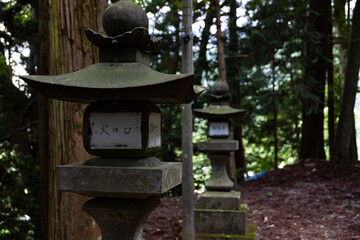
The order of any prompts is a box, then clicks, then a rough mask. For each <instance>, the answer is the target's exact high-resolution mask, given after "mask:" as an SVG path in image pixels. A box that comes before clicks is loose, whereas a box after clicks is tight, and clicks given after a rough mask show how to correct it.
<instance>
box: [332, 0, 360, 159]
mask: <svg viewBox="0 0 360 240" xmlns="http://www.w3.org/2000/svg"><path fill="white" fill-rule="evenodd" d="M359 38H360V0H357V1H356V5H355V8H354V12H353V20H352V27H351V35H350V40H349V53H348V57H347V64H346V73H345V81H344V88H343V92H342V96H341V106H340V116H339V122H338V126H337V130H336V134H335V140H334V145H333V157H332V159H333V160H334V161H335V162H340V163H343V164H351V163H352V162H354V161H357V159H351V158H350V156H349V155H350V154H349V153H350V150H351V146H353V145H352V144H350V143H351V138H352V137H353V138H354V136H355V133H354V106H355V97H356V92H357V82H358V78H359V66H360V41H359V40H358V39H359ZM353 157H355V156H353Z"/></svg>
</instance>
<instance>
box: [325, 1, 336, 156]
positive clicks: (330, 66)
mask: <svg viewBox="0 0 360 240" xmlns="http://www.w3.org/2000/svg"><path fill="white" fill-rule="evenodd" d="M328 8H331V2H330V1H329V2H328ZM331 19H332V16H331V14H330V16H329V21H328V23H329V26H328V28H329V29H328V31H329V36H332V27H333V25H332V21H331ZM326 43H327V47H326V57H327V58H328V61H329V62H328V63H327V65H326V72H327V90H328V91H327V92H328V94H327V106H328V122H327V124H328V133H329V139H328V144H329V151H330V152H329V156H330V157H331V155H332V152H331V151H332V145H333V142H334V135H335V109H334V63H333V60H334V55H333V41H332V38H331V37H329V38H328V39H327V42H326Z"/></svg>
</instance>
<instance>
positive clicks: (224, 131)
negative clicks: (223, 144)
mask: <svg viewBox="0 0 360 240" xmlns="http://www.w3.org/2000/svg"><path fill="white" fill-rule="evenodd" d="M208 134H209V136H210V137H228V136H230V130H229V121H210V120H209V133H208Z"/></svg>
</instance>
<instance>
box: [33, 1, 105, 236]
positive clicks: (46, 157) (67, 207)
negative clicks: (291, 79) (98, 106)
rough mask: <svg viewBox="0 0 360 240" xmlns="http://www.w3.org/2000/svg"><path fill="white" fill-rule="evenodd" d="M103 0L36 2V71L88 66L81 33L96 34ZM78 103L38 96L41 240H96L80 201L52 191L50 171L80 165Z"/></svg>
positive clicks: (89, 55)
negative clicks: (37, 53) (37, 29)
mask: <svg viewBox="0 0 360 240" xmlns="http://www.w3.org/2000/svg"><path fill="white" fill-rule="evenodd" d="M106 6H107V1H106V0H41V1H39V73H40V74H43V75H54V74H63V73H69V72H73V71H76V70H79V69H82V68H84V67H86V66H89V65H91V64H93V63H94V62H95V61H96V60H97V56H98V50H97V48H96V47H94V46H92V45H91V43H90V42H89V41H88V40H87V39H86V37H85V34H84V30H85V29H86V28H88V27H89V28H92V29H94V30H96V31H99V30H101V18H100V17H101V16H102V13H103V11H104V9H105V7H106ZM83 110H84V105H82V104H78V103H70V102H63V101H58V100H53V99H47V98H44V97H42V96H41V97H40V111H39V112H40V117H39V118H40V120H39V135H40V140H39V144H40V179H41V229H42V234H41V237H42V239H64V240H70V239H77V240H78V239H96V237H97V236H99V235H100V234H99V230H98V229H97V227H96V225H95V222H94V220H92V219H90V217H89V216H88V215H87V214H86V213H84V212H82V210H81V209H82V205H83V203H84V202H85V201H86V198H85V197H82V196H80V195H77V194H74V193H67V192H59V191H57V189H56V177H55V167H56V166H58V165H63V164H69V163H74V162H81V161H85V160H87V159H88V158H89V155H88V154H87V153H86V152H85V150H84V147H83V143H82V116H83Z"/></svg>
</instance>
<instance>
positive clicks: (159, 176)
mask: <svg viewBox="0 0 360 240" xmlns="http://www.w3.org/2000/svg"><path fill="white" fill-rule="evenodd" d="M56 175H57V190H60V191H68V192H75V193H79V194H82V195H86V196H90V197H123V198H146V197H148V196H150V195H160V194H162V193H164V192H166V191H168V190H169V189H171V188H173V187H175V186H176V185H179V184H180V183H181V175H182V171H181V163H162V164H161V165H159V166H153V167H109V166H85V165H84V163H75V164H68V165H63V166H59V167H57V168H56Z"/></svg>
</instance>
